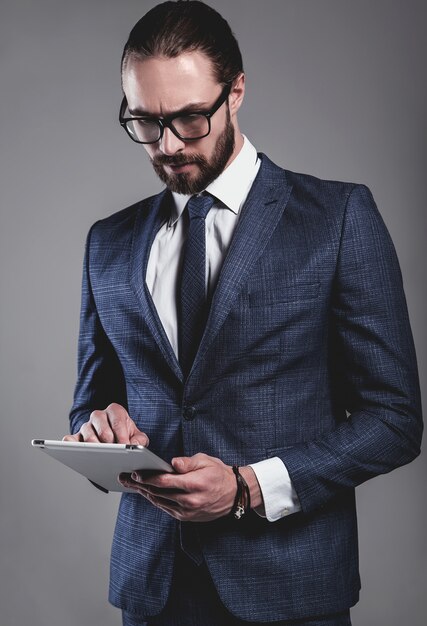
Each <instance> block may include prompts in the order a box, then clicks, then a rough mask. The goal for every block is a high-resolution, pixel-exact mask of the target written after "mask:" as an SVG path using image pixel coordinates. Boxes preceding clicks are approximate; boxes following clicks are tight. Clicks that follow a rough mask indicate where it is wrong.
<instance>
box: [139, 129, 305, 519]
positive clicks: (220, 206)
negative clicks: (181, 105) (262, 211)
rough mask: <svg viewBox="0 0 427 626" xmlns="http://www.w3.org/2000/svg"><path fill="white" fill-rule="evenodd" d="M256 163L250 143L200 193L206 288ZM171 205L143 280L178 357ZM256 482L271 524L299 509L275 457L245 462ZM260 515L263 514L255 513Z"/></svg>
mask: <svg viewBox="0 0 427 626" xmlns="http://www.w3.org/2000/svg"><path fill="white" fill-rule="evenodd" d="M260 165H261V161H260V159H259V158H258V155H257V151H256V150H255V148H254V146H253V145H252V144H251V143H250V141H249V140H248V139H247V138H246V137H244V143H243V146H242V148H241V150H240V152H239V153H238V155H237V156H236V157H235V159H234V160H233V161H232V162H231V163H230V165H229V166H228V167H227V168H226V169H225V170H224V171H223V172H222V173H221V174H220V176H218V178H216V180H214V182H213V183H211V184H210V185H209V186H208V187H207V188H206V191H207V192H209V193H210V194H212V195H213V196H214V197H215V203H214V205H213V207H212V208H211V210H210V211H209V213H208V215H207V217H206V284H207V288H208V292H209V293H212V292H213V290H214V289H215V286H216V283H217V280H218V276H219V273H220V270H221V267H222V264H223V261H224V259H225V256H226V254H227V250H228V247H229V245H230V242H231V238H232V236H233V233H234V230H235V228H236V225H237V222H238V219H239V215H240V210H241V208H242V206H243V204H244V202H245V200H246V198H247V196H248V194H249V191H250V188H251V187H252V183H253V182H254V180H255V177H256V175H257V173H258V170H259V168H260ZM172 195H173V198H174V202H175V206H174V207H173V209H172V213H171V216H170V218H169V220H168V221H166V222H165V223H164V224H163V225H162V226H161V228H160V230H159V231H158V233H157V235H156V237H155V239H154V241H153V245H152V247H151V251H150V257H149V260H148V267H147V276H146V282H147V286H148V289H149V291H150V294H151V297H152V299H153V302H154V304H155V306H156V309H157V312H158V314H159V317H160V320H161V322H162V324H163V327H164V329H165V332H166V335H167V337H168V339H169V341H170V344H171V346H172V348H173V350H174V352H175V354H176V355H177V357H178V323H177V319H178V314H177V311H178V298H179V294H178V289H179V275H178V274H179V268H180V267H181V261H182V254H183V250H184V243H185V238H186V225H185V220H183V219H180V218H181V216H182V213H183V211H184V209H185V206H186V204H187V202H188V200H189V198H190V196H187V195H183V194H178V193H175V192H173V194H172ZM251 467H252V469H253V470H254V472H255V474H256V477H257V479H258V482H259V485H260V488H261V492H262V496H263V500H264V507H265V516H266V517H267V519H268V520H269V521H271V522H274V521H276V520H277V519H280V518H281V517H284V516H286V515H290V514H291V513H295V512H296V511H299V510H301V507H300V504H299V501H298V497H297V495H296V492H295V490H294V488H293V486H292V483H291V479H290V477H289V474H288V470H287V469H286V467H285V465H284V463H283V462H282V461H281V459H279V457H273V458H271V459H266V460H264V461H260V462H258V463H253V464H251ZM257 512H258V513H260V514H262V513H263V512H260V511H257Z"/></svg>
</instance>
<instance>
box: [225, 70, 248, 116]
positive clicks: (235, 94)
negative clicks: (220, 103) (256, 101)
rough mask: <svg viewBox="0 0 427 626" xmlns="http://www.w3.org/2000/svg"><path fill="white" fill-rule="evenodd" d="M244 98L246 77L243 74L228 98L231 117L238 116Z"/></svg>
mask: <svg viewBox="0 0 427 626" xmlns="http://www.w3.org/2000/svg"><path fill="white" fill-rule="evenodd" d="M244 97H245V75H244V73H243V72H242V73H241V74H239V75H238V77H237V78H236V79H235V80H234V82H233V86H232V88H231V91H230V95H229V96H228V101H229V105H230V113H231V116H233V115H236V113H237V111H238V110H239V109H240V107H241V105H242V102H243V98H244Z"/></svg>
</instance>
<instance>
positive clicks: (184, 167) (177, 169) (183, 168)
mask: <svg viewBox="0 0 427 626" xmlns="http://www.w3.org/2000/svg"><path fill="white" fill-rule="evenodd" d="M194 165H195V163H194V162H190V163H181V164H176V165H173V164H172V163H169V164H168V165H166V167H169V169H170V170H171V171H172V172H173V173H174V174H183V173H184V172H187V171H189V170H190V169H191V168H192V167H193V166H194Z"/></svg>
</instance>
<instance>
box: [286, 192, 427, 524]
mask: <svg viewBox="0 0 427 626" xmlns="http://www.w3.org/2000/svg"><path fill="white" fill-rule="evenodd" d="M329 337H330V341H329V346H330V354H329V360H330V363H331V375H332V376H333V381H334V382H333V384H334V394H336V395H337V396H339V398H340V404H341V406H343V407H345V409H346V411H347V414H348V418H347V419H346V420H344V421H342V422H340V423H339V425H338V426H337V427H336V428H335V429H334V430H332V431H331V432H329V433H326V434H323V435H322V436H321V437H319V438H318V439H315V440H313V441H307V442H304V443H301V444H297V445H296V446H295V447H293V448H290V449H288V450H286V451H285V452H284V453H283V454H282V455H281V458H282V460H283V462H284V463H285V465H286V467H287V469H288V472H289V475H290V477H291V480H292V483H293V485H294V487H295V490H296V492H297V495H298V498H299V501H300V503H301V507H302V510H303V511H304V512H309V511H312V510H314V509H316V508H318V507H321V506H323V505H325V504H326V503H327V502H328V501H329V500H331V499H332V498H336V497H339V495H340V494H341V493H342V492H343V490H346V489H349V488H354V487H356V486H357V485H359V484H361V483H363V482H364V481H366V480H368V479H369V478H372V477H373V476H376V475H378V474H384V473H387V472H389V471H391V470H392V469H394V468H396V467H399V466H401V465H404V464H406V463H409V462H410V461H411V460H413V459H414V458H415V457H416V456H417V455H418V454H419V453H420V443H421V436H422V428H423V427H422V417H421V401H420V391H419V382H418V374H417V364H416V356H415V349H414V345H413V340H412V334H411V329H410V325H409V319H408V312H407V307H406V301H405V295H404V291H403V285H402V277H401V272H400V268H399V264H398V260H397V257H396V253H395V250H394V247H393V244H392V241H391V238H390V235H389V234H388V232H387V229H386V227H385V225H384V222H383V220H382V218H381V216H380V214H379V212H378V210H377V208H376V205H375V203H374V200H373V198H372V195H371V193H370V191H369V190H368V189H367V188H366V187H364V186H362V185H357V186H355V187H354V188H353V190H352V192H351V194H350V196H349V199H348V201H347V206H346V212H345V218H344V223H343V230H342V235H341V242H340V252H339V259H338V265H337V270H336V276H335V285H334V291H333V296H332V301H331V310H330V335H329ZM314 419H315V417H314Z"/></svg>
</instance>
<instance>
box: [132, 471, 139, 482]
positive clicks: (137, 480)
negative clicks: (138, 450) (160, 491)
mask: <svg viewBox="0 0 427 626" xmlns="http://www.w3.org/2000/svg"><path fill="white" fill-rule="evenodd" d="M131 476H132V480H134V481H135V482H137V483H139V482H140V481H141V479H140V477H139V474H137V473H136V472H132V474H131Z"/></svg>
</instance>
